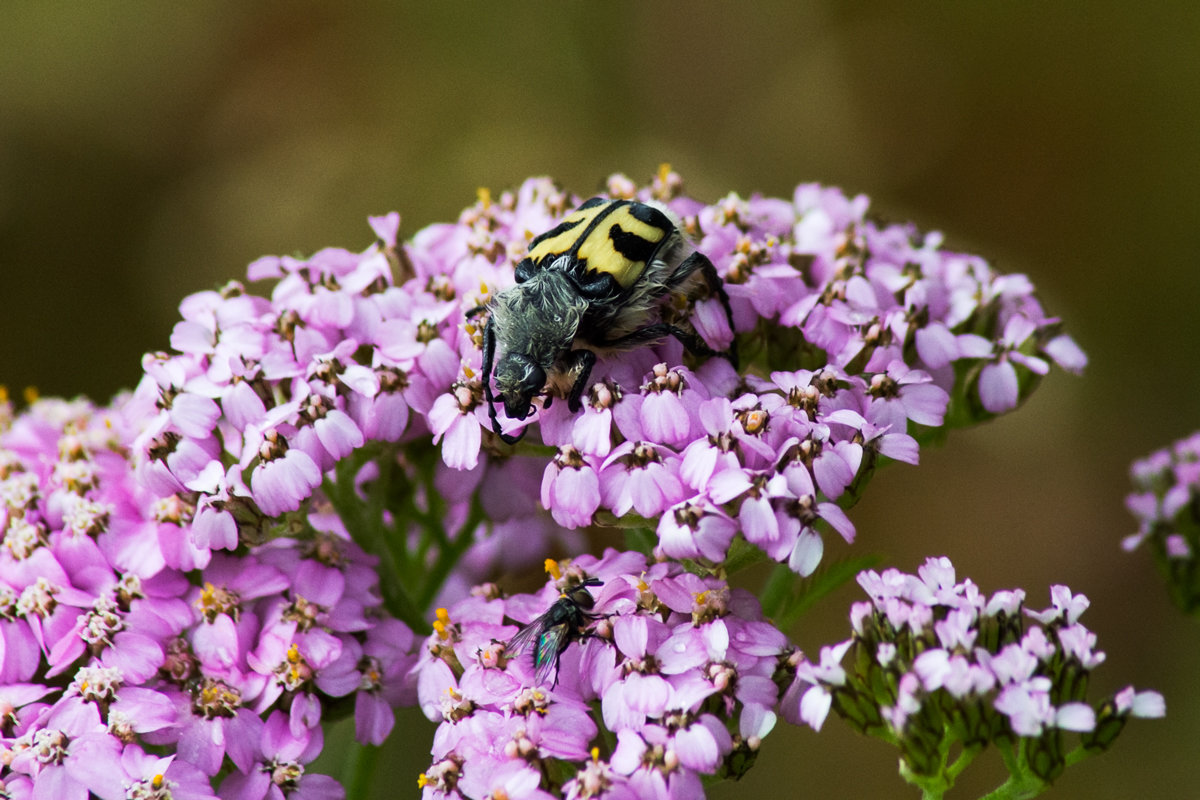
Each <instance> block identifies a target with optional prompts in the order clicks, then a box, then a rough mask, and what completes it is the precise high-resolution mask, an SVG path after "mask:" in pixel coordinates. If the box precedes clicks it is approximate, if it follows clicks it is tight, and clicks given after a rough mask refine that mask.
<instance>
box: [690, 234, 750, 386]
mask: <svg viewBox="0 0 1200 800" xmlns="http://www.w3.org/2000/svg"><path fill="white" fill-rule="evenodd" d="M696 270H699V271H700V274H701V275H703V276H704V280H705V282H706V283H707V284H708V288H709V290H710V291H711V292H713V294H715V295H716V296H717V299H719V300H720V301H721V307H722V308H724V309H725V318H726V319H727V320H729V332H730V333H731V334H733V341H732V342H731V343H730V345H729V350H727V351H724V352H722V351H717V350H712V351H711V353H712V354H713V355H718V356H721V357H722V358H724V359H725V360H727V361H728V362H729V363H730V364H732V365H733V368H734V369H737V368H738V351H737V331H736V330H735V329H734V327H733V309H732V308H730V306H729V295H728V293H726V291H725V283H724V282H723V281H722V280H721V276H720V275H718V274H717V268H716V267H714V266H713V263H712V261H710V260H709V258H708V256H706V255H704V253H701V252H700V251H699V250H696V251H695V252H693V253H692V254H691V255H690V256H688V257H687V258H685V259H684V260H683V261H682V262H680V264H679V268H678V269H676V270H675V274H676V275H677V276H679V277H678V279H677V280H676V281H675V282H674V283H675V284H676V285H677V284H678V283H682V282H683V279H684V278H686V277H687V276H688V275H691V274H692V273H693V272H695V271H696ZM675 338H677V339H678V338H679V337H678V336H676V337H675ZM679 341H681V342H683V343H684V346H687V342H684V341H683V339H679ZM688 349H689V350H691V349H692V348H690V347H688ZM710 350H711V348H710ZM693 352H695V351H693Z"/></svg>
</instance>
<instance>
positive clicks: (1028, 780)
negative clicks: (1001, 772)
mask: <svg viewBox="0 0 1200 800" xmlns="http://www.w3.org/2000/svg"><path fill="white" fill-rule="evenodd" d="M1026 745H1027V740H1025V739H1020V740H1018V744H1017V749H1016V750H1014V749H1013V746H1012V744H1011V743H1010V742H999V743H998V747H999V750H1000V757H1001V758H1002V759H1004V766H1006V767H1008V772H1009V777H1008V780H1006V781H1005V782H1004V783H1003V784H1001V785H1000V786H998V787H996V788H995V789H993V790H992V791H990V792H988V793H987V794H985V795H984V796H983V797H982V798H980V800H1028V799H1029V798H1031V797H1037V796H1038V795H1039V794H1041V793H1042V792H1044V791H1045V790H1046V789H1047V788H1049V786H1048V784H1046V783H1045V782H1044V781H1042V780H1041V779H1040V778H1038V777H1037V776H1036V775H1034V774H1033V773H1032V772H1031V771H1030V769H1029V762H1028V758H1027V752H1026Z"/></svg>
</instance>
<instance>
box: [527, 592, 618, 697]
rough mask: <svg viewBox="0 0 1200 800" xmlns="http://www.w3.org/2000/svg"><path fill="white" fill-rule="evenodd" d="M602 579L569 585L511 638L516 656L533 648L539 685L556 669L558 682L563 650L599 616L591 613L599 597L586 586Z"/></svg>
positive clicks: (535, 673)
mask: <svg viewBox="0 0 1200 800" xmlns="http://www.w3.org/2000/svg"><path fill="white" fill-rule="evenodd" d="M603 583H604V581H602V580H600V579H599V578H588V579H587V580H585V581H583V582H582V583H580V584H579V585H577V586H575V587H574V588H572V589H568V590H567V591H565V592H563V593H562V594H561V595H559V598H558V600H556V601H554V604H553V605H551V606H550V608H548V609H547V610H546V613H544V614H542V615H541V616H539V617H538V618H537V619H535V620H533V621H532V622H530V623H528V624H526V625H524V626H523V627H522V628H521V629H520V630H519V631H517V632H516V634H515V635H514V636H513V637H512V638H511V639H509V640H508V645H507V646H506V647H505V650H507V651H508V652H510V653H512V654H513V655H514V656H519V655H521V654H522V653H524V652H525V651H526V650H528V649H529V648H530V647H533V648H534V651H533V666H534V680H535V681H537V683H538V684H539V685H540V684H544V683H545V682H546V680H547V679H548V678H549V677H550V674H551V673H554V683H555V684H557V683H558V661H559V658H560V657H561V656H562V654H563V651H564V650H566V649H567V646H568V645H570V644H571V642H573V641H575V640H577V639H579V638H581V637H582V636H583V635H584V631H583V627H584V625H586V624H587V623H588V621H590V620H593V619H596V615H594V614H592V613H591V611H592V609H593V608H595V607H596V599H595V598H594V597H592V593H591V592H589V591H588V589H587V587H589V586H600V585H601V584H603ZM552 685H553V684H552Z"/></svg>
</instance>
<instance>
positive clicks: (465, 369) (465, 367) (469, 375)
mask: <svg viewBox="0 0 1200 800" xmlns="http://www.w3.org/2000/svg"><path fill="white" fill-rule="evenodd" d="M463 375H466V376H467V380H470V379H471V378H474V377H475V370H473V369H471V367H470V365H468V364H463Z"/></svg>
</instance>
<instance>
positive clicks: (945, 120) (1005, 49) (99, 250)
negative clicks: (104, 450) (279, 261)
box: [0, 0, 1200, 800]
mask: <svg viewBox="0 0 1200 800" xmlns="http://www.w3.org/2000/svg"><path fill="white" fill-rule="evenodd" d="M1198 62H1200V4H1195V3H1191V2H1161V3H1156V4H1133V3H1121V2H1100V3H1087V4H1084V3H1073V4H1072V3H1060V4H1034V3H967V4H958V3H948V2H947V3H932V4H919V3H918V4H911V5H908V6H907V7H905V8H903V9H901V8H900V7H899V5H898V4H892V3H885V2H857V3H852V4H843V3H836V2H815V3H792V2H776V3H760V4H755V5H754V6H752V7H751V6H749V5H745V6H744V5H743V4H733V3H728V4H721V5H717V4H712V5H707V4H688V5H684V4H678V3H669V4H668V3H662V4H653V5H652V4H647V3H625V2H622V3H602V4H593V5H583V4H570V5H552V4H548V3H536V4H523V5H517V4H483V3H454V4H427V3H421V4H417V3H388V2H382V1H381V2H361V3H353V4H351V3H345V4H326V3H317V2H287V3H284V2H254V1H253V0H237V2H231V1H230V2H226V1H224V0H211V1H210V2H205V3H196V4H186V5H184V4H168V3H160V2H157V0H124V1H123V2H118V3H104V4H101V3H82V2H62V3H59V2H54V3H41V2H33V1H32V0H31V1H30V2H13V3H7V4H5V7H4V10H3V22H2V23H0V383H4V384H6V385H7V386H8V387H10V389H11V390H13V391H15V392H18V393H19V392H20V390H21V389H22V388H23V387H25V386H29V385H32V386H36V387H38V389H39V390H40V391H41V392H42V393H43V394H55V395H66V396H74V395H76V394H79V393H86V394H88V395H90V396H92V397H93V398H95V399H97V400H101V401H103V400H106V399H107V398H108V397H110V396H111V395H112V394H113V393H114V392H116V391H118V390H119V389H121V388H123V387H130V386H132V385H133V384H134V383H135V382H136V381H137V380H138V377H139V372H140V368H139V358H140V356H141V354H142V353H143V352H145V351H151V350H159V349H166V348H167V346H168V336H169V332H170V329H171V326H172V324H173V323H174V321H175V319H176V317H177V307H178V303H179V301H180V299H181V298H182V297H183V296H184V295H185V294H188V293H190V292H193V291H197V290H201V289H206V288H211V287H213V286H215V285H218V284H221V283H224V282H225V281H226V280H228V279H230V278H233V277H239V276H240V275H241V274H242V271H243V268H244V265H245V264H246V263H248V262H249V261H251V260H252V259H254V258H256V257H257V256H259V255H263V254H267V253H309V252H312V251H314V250H316V249H318V248H320V247H323V246H326V245H342V246H346V247H350V248H354V249H359V248H362V247H365V246H366V245H367V244H369V242H370V241H371V238H372V234H371V231H370V229H369V228H368V227H367V224H366V216H367V215H368V214H377V213H382V212H386V211H389V210H393V209H397V210H400V211H401V212H402V214H403V227H402V235H404V236H405V237H408V236H411V235H412V234H413V233H414V232H415V231H417V230H418V229H419V228H420V227H422V226H424V225H426V224H429V223H432V222H436V221H444V220H451V219H453V218H454V217H455V216H456V215H457V213H458V212H459V210H460V209H461V208H462V207H464V206H465V205H468V204H469V203H471V202H472V201H473V200H474V197H475V191H476V188H477V187H480V186H487V187H490V188H491V189H492V190H493V191H498V190H501V189H504V188H507V187H511V186H514V185H516V184H517V183H518V182H520V181H521V180H522V179H523V178H525V177H527V176H530V175H539V174H549V175H552V176H554V177H555V178H557V179H558V180H559V181H560V182H561V183H562V184H563V185H564V186H565V187H567V188H569V189H571V190H573V191H576V192H579V193H585V194H586V193H588V192H591V191H593V190H595V189H598V188H600V187H601V186H602V183H603V180H604V178H605V177H606V176H607V175H609V174H610V173H612V172H616V171H623V172H625V173H627V174H628V175H630V176H632V177H634V178H635V179H637V180H639V181H644V180H647V179H648V178H649V177H650V175H651V174H652V173H653V171H654V169H655V168H656V167H657V165H658V164H659V163H660V162H664V161H665V162H670V163H671V164H672V165H673V166H674V167H675V168H676V169H677V170H678V171H679V172H680V173H681V174H682V175H683V176H684V179H685V183H686V186H687V189H688V191H689V192H690V193H691V194H693V195H694V196H697V197H699V198H702V199H704V200H707V201H712V200H714V199H716V198H718V197H720V196H723V195H724V194H726V193H728V192H730V191H736V192H739V193H741V194H743V195H747V194H750V193H752V192H762V193H764V194H768V195H779V196H789V195H790V193H791V190H792V188H793V186H794V185H795V184H796V183H798V182H802V181H814V180H815V181H822V182H826V183H832V184H836V185H839V186H842V187H844V188H845V189H846V190H847V191H848V192H851V193H859V192H863V193H867V194H869V195H870V196H871V197H872V199H873V207H874V210H875V211H876V213H879V214H881V215H883V216H884V217H887V218H893V219H911V220H914V221H916V222H917V223H918V224H919V225H921V226H922V227H923V228H936V229H940V230H943V231H945V233H946V234H947V238H948V241H949V244H950V245H951V246H953V247H958V248H965V249H969V250H971V251H974V252H979V253H982V254H984V255H986V256H987V257H988V258H989V259H991V260H992V262H993V263H994V264H995V265H996V266H997V267H998V268H1000V269H1002V270H1004V271H1012V272H1025V273H1027V274H1028V275H1029V276H1030V277H1031V278H1032V280H1033V281H1034V282H1035V284H1037V286H1038V287H1039V289H1040V292H1041V295H1042V297H1043V298H1044V300H1045V303H1046V306H1047V308H1048V309H1049V310H1050V312H1051V313H1055V314H1058V315H1060V316H1062V317H1063V318H1064V319H1065V320H1066V321H1067V326H1068V330H1069V331H1070V332H1072V333H1073V334H1074V335H1075V337H1076V338H1077V340H1078V341H1079V342H1080V343H1081V344H1082V345H1083V347H1084V348H1085V349H1086V350H1087V351H1088V353H1089V354H1090V356H1091V358H1092V363H1091V365H1090V367H1089V368H1088V370H1087V373H1086V374H1085V375H1084V376H1083V377H1082V378H1077V377H1072V376H1069V375H1066V374H1063V373H1059V372H1056V373H1053V374H1052V375H1051V376H1050V377H1049V378H1048V379H1047V380H1046V381H1045V383H1044V384H1043V386H1042V388H1041V389H1040V390H1039V391H1038V392H1037V393H1036V394H1035V395H1034V397H1033V398H1032V400H1031V401H1030V402H1029V403H1028V404H1027V405H1026V406H1025V407H1024V408H1023V409H1021V410H1020V411H1019V412H1018V413H1016V414H1013V415H1011V416H1009V417H1007V418H1004V419H1001V420H999V421H997V422H994V423H992V424H990V425H987V426H984V427H982V428H979V429H976V430H972V431H967V432H960V433H956V434H955V435H953V436H951V437H950V440H949V442H948V443H947V445H946V446H944V447H943V448H941V449H940V450H936V451H927V452H925V453H923V454H922V464H921V466H920V467H916V468H913V467H907V466H897V467H894V468H892V469H890V470H888V471H886V472H885V473H884V474H882V475H880V476H878V477H877V479H876V481H875V483H874V484H873V486H872V489H871V491H870V492H868V493H867V495H866V498H865V499H864V501H863V502H862V503H861V504H860V506H859V507H858V508H857V509H856V510H855V511H854V512H853V516H854V519H855V520H856V522H857V524H858V529H859V543H858V544H856V545H855V546H854V548H853V551H852V552H853V553H854V554H856V555H857V554H864V553H867V552H876V553H879V554H881V555H882V556H883V558H884V563H885V564H887V565H894V566H899V567H901V568H904V569H907V570H913V569H915V568H916V567H917V566H918V564H919V563H920V562H921V561H922V559H923V558H924V557H925V556H927V555H942V554H945V555H949V556H950V557H951V558H952V559H953V560H954V562H955V563H956V565H957V566H958V568H959V572H960V575H970V576H971V577H973V578H974V579H975V580H976V582H978V583H979V584H981V585H982V586H983V588H984V589H985V590H987V591H993V590H996V589H1000V588H1009V587H1015V586H1023V587H1025V588H1026V589H1027V591H1028V592H1029V596H1030V605H1031V606H1034V607H1044V606H1045V605H1048V599H1049V595H1048V587H1049V585H1050V584H1052V583H1067V584H1069V585H1070V586H1071V587H1072V588H1073V589H1075V590H1076V591H1082V592H1084V593H1086V594H1087V595H1088V596H1089V597H1090V598H1091V599H1092V603H1093V604H1092V608H1091V610H1090V611H1089V612H1088V613H1087V614H1086V615H1085V616H1084V622H1085V623H1086V624H1088V625H1089V627H1091V628H1092V629H1093V630H1095V631H1096V632H1097V633H1098V635H1099V643H1100V646H1101V648H1102V649H1104V650H1106V651H1107V652H1108V661H1107V663H1105V664H1104V665H1103V666H1102V667H1100V668H1099V670H1098V671H1097V672H1096V674H1095V676H1094V680H1093V691H1094V692H1095V693H1098V694H1102V693H1110V692H1112V691H1113V690H1115V689H1117V688H1119V687H1121V686H1124V685H1125V684H1127V683H1135V684H1137V685H1138V686H1140V687H1155V688H1158V689H1160V690H1161V691H1163V692H1164V693H1165V695H1166V697H1167V707H1168V717H1167V719H1166V720H1162V721H1145V722H1135V723H1134V724H1131V725H1130V726H1129V727H1128V728H1127V729H1126V732H1125V734H1124V735H1123V736H1122V737H1121V739H1120V740H1119V741H1118V742H1117V744H1116V747H1115V749H1114V751H1113V752H1112V753H1110V754H1109V755H1107V756H1104V757H1102V758H1099V759H1096V760H1094V761H1091V762H1087V763H1085V764H1083V765H1081V766H1078V767H1075V768H1072V769H1070V770H1068V771H1067V773H1066V774H1065V775H1064V776H1063V777H1062V778H1061V780H1060V781H1059V783H1058V784H1057V785H1056V787H1055V789H1054V791H1053V792H1052V793H1051V795H1049V796H1052V797H1055V798H1062V799H1064V800H1065V799H1066V798H1132V797H1139V798H1140V797H1154V798H1184V797H1197V796H1200V789H1198V788H1197V787H1200V759H1197V758H1196V754H1197V750H1198V749H1200V680H1197V676H1198V675H1200V627H1198V626H1197V625H1196V624H1195V623H1194V622H1191V621H1189V620H1186V619H1184V618H1183V617H1182V616H1181V615H1180V614H1179V613H1177V612H1176V611H1175V610H1174V609H1173V608H1172V607H1171V606H1170V605H1169V604H1168V602H1167V600H1166V597H1165V592H1164V591H1163V589H1162V587H1161V585H1160V583H1159V580H1158V578H1157V576H1156V575H1155V572H1154V570H1153V568H1152V566H1151V565H1150V563H1149V560H1148V557H1146V556H1145V555H1144V554H1134V555H1127V554H1124V553H1123V552H1122V551H1121V550H1120V549H1119V546H1118V542H1119V539H1120V538H1121V537H1122V536H1123V535H1124V534H1126V533H1128V532H1130V531H1131V530H1132V528H1133V523H1132V520H1131V518H1130V517H1129V516H1128V514H1127V513H1126V512H1125V511H1124V509H1123V505H1122V503H1123V497H1124V495H1125V494H1126V492H1127V491H1128V487H1129V483H1128V478H1127V469H1128V464H1129V462H1130V461H1131V460H1132V459H1133V458H1135V457H1138V456H1141V455H1144V454H1146V453H1148V452H1150V451H1151V450H1153V449H1155V448H1158V447H1161V446H1164V445H1166V444H1168V443H1169V442H1171V441H1173V440H1174V439H1176V438H1178V437H1181V436H1183V435H1185V434H1187V433H1189V432H1191V431H1193V430H1194V429H1196V428H1197V427H1200V376H1198V374H1197V364H1198V361H1197V342H1198V341H1200V322H1198V319H1197V315H1196V313H1195V309H1196V304H1197V299H1198V298H1200V269H1198V267H1200V258H1198V256H1200V69H1198V67H1200V63H1198ZM860 598H861V593H860V591H859V590H858V588H857V587H856V586H853V585H851V586H847V587H845V588H844V589H843V590H842V591H840V592H839V593H837V594H836V595H835V596H833V597H832V598H831V599H829V600H827V601H825V602H824V604H823V605H822V607H821V608H820V609H818V610H817V611H815V612H814V613H813V614H812V615H811V617H810V618H808V619H806V620H805V621H804V622H803V623H802V624H801V626H799V627H798V628H797V629H796V630H794V631H792V632H791V633H792V635H793V637H794V639H795V640H796V641H797V642H798V643H800V644H801V645H802V646H803V647H805V648H806V649H807V650H809V651H810V652H815V650H816V649H817V648H818V647H819V645H820V644H822V643H828V642H833V641H836V640H839V639H841V638H844V636H845V635H846V634H847V633H848V630H849V628H848V622H847V619H846V612H847V609H848V606H849V604H850V603H851V602H852V601H854V600H857V599H860ZM398 734H399V735H397V736H396V737H394V738H395V739H397V740H402V741H400V742H399V743H398V746H397V747H396V748H394V749H392V750H389V752H388V754H387V755H386V756H385V759H386V760H387V762H388V763H389V765H390V766H391V767H392V768H393V769H394V772H395V776H396V777H395V778H394V780H391V781H389V782H388V785H387V787H386V789H381V791H380V793H379V794H378V796H379V797H394V796H406V795H407V796H415V795H416V782H415V778H416V774H417V772H419V771H420V770H421V769H422V768H423V767H424V766H425V765H426V764H427V757H426V752H427V746H428V742H429V740H430V738H431V736H432V726H431V725H429V724H428V723H426V722H425V720H424V718H423V717H421V716H420V715H419V714H416V713H410V714H407V715H405V716H403V717H402V718H401V722H400V728H399V730H398ZM342 738H344V737H330V740H331V741H330V744H331V747H332V746H333V745H334V744H336V742H335V741H334V740H335V739H342ZM326 763H327V766H328V767H329V768H330V769H332V770H336V768H337V764H336V763H335V759H334V758H332V757H331V758H330V760H329V761H327V762H326ZM1001 776H1002V772H1001V768H1000V766H999V760H998V757H997V756H996V754H995V753H986V754H984V755H983V756H981V757H980V758H979V759H978V760H977V762H976V764H975V765H973V766H972V767H971V768H970V769H969V770H968V772H967V773H966V774H965V776H964V778H963V779H962V781H961V783H960V786H961V787H962V789H961V790H957V791H956V792H953V793H952V794H951V796H952V797H954V796H956V797H963V798H966V797H974V796H979V795H980V794H982V793H983V792H984V791H985V790H986V789H988V788H990V787H992V786H994V785H995V782H996V781H997V780H999V779H1000V777H1001ZM407 787H411V788H412V792H411V795H409V793H408V791H407ZM751 793H758V795H757V796H761V797H791V796H811V797H823V798H861V797H910V796H915V792H914V791H913V790H911V789H908V788H906V787H905V786H904V785H903V784H902V783H901V781H900V780H899V778H897V777H896V752H895V751H894V750H892V749H891V748H889V747H887V746H885V745H883V744H881V743H878V742H876V741H874V740H869V739H865V738H860V737H858V736H857V735H855V734H854V733H852V732H851V731H850V730H849V728H848V727H847V726H845V725H843V724H842V723H841V722H840V720H837V719H836V718H831V719H830V721H829V722H828V723H827V724H826V727H825V729H824V730H823V731H822V732H821V733H820V734H815V733H813V732H812V731H809V730H807V729H795V728H790V727H789V726H785V725H782V724H781V725H780V727H779V728H777V730H776V731H775V733H774V734H772V736H771V737H769V738H768V739H767V741H766V745H765V748H764V752H763V754H762V756H761V758H760V760H759V764H758V765H757V766H756V768H755V769H754V770H752V771H751V772H750V774H749V775H748V776H747V778H746V779H745V780H743V781H742V782H741V783H740V784H726V785H722V786H721V787H718V788H717V789H714V790H713V791H712V792H711V796H712V797H723V798H731V797H739V796H752V795H751Z"/></svg>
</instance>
